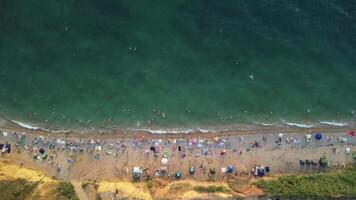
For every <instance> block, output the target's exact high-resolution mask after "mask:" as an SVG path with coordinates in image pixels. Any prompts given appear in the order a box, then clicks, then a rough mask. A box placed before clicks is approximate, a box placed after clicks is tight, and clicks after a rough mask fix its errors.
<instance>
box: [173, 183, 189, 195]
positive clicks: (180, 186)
mask: <svg viewBox="0 0 356 200" xmlns="http://www.w3.org/2000/svg"><path fill="white" fill-rule="evenodd" d="M191 188H192V185H191V184H190V183H174V184H172V185H171V186H170V187H169V192H170V193H174V192H186V191H188V190H190V189H191Z"/></svg>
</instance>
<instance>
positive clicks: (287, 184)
mask: <svg viewBox="0 0 356 200" xmlns="http://www.w3.org/2000/svg"><path fill="white" fill-rule="evenodd" d="M257 186H258V187H260V188H262V189H263V190H264V191H265V192H266V193H267V194H270V195H273V196H280V197H289V198H306V197H308V198H314V199H315V198H328V197H356V190H355V188H356V168H352V169H345V170H343V171H341V172H329V173H322V174H318V175H305V176H282V177H280V178H278V179H277V180H271V181H265V180H259V181H257Z"/></svg>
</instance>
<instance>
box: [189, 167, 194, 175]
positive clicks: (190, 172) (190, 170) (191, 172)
mask: <svg viewBox="0 0 356 200" xmlns="http://www.w3.org/2000/svg"><path fill="white" fill-rule="evenodd" d="M189 174H194V167H193V166H190V167H189Z"/></svg>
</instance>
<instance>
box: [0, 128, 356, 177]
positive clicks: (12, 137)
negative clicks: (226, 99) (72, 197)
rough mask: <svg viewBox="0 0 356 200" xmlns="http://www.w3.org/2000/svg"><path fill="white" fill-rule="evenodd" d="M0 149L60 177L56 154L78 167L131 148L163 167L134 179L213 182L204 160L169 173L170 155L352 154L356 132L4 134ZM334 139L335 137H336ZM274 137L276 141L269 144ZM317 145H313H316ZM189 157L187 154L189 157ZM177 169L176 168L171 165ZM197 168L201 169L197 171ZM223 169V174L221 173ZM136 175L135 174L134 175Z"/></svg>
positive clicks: (140, 171) (229, 170)
mask: <svg viewBox="0 0 356 200" xmlns="http://www.w3.org/2000/svg"><path fill="white" fill-rule="evenodd" d="M0 133H1V134H0V141H1V142H2V143H3V144H0V149H1V152H2V154H5V153H10V151H11V145H14V146H15V149H16V151H19V152H20V151H26V152H30V153H31V154H32V157H33V159H34V160H46V161H47V162H48V164H49V165H50V166H54V167H55V168H56V173H57V174H56V176H57V175H59V174H60V173H61V170H62V164H61V163H59V162H56V156H57V153H59V152H66V153H67V154H66V159H67V164H68V166H72V165H73V164H75V163H76V157H77V155H79V154H83V153H87V154H88V155H90V156H91V157H92V158H93V159H94V160H95V161H98V162H100V160H102V159H103V158H104V157H109V158H110V157H113V158H115V157H116V158H118V157H120V156H122V155H124V154H125V153H126V152H127V151H128V150H131V151H135V152H137V151H140V152H141V153H142V155H143V158H144V159H149V158H153V159H154V161H153V162H158V163H160V164H159V165H160V167H159V168H157V169H153V170H152V169H149V167H148V166H137V167H138V168H136V171H134V169H132V175H133V177H134V179H147V178H150V177H151V176H152V175H153V176H160V177H172V178H176V179H179V178H181V177H182V174H183V173H185V172H187V174H189V175H191V176H193V175H194V173H195V171H196V170H198V171H200V173H201V174H203V175H207V176H208V177H209V178H210V177H213V176H214V175H215V174H216V173H219V172H218V170H216V167H217V166H211V165H209V164H207V163H206V162H202V161H200V162H199V164H198V166H193V165H191V166H189V168H188V169H186V170H187V171H185V172H182V171H181V170H180V169H178V168H176V169H174V170H173V171H168V168H167V165H168V163H169V158H170V156H171V154H173V153H174V154H176V155H177V156H178V157H179V159H180V160H181V161H184V160H185V159H186V158H187V157H189V158H188V159H197V160H198V159H199V158H200V157H204V156H215V157H220V158H223V157H224V156H225V155H227V154H231V153H236V154H237V156H239V155H242V154H245V153H249V152H251V151H253V150H258V149H275V148H280V147H281V146H286V148H287V147H289V148H292V149H296V148H300V149H303V148H308V147H309V146H310V145H312V144H311V143H313V144H314V146H332V148H333V152H334V153H339V151H340V150H339V148H340V145H347V146H346V147H345V153H346V154H351V153H352V151H351V147H352V146H353V145H355V144H356V140H355V132H354V131H350V132H349V133H347V134H344V135H337V136H336V135H332V134H330V135H327V136H326V137H325V136H324V135H325V134H322V133H315V134H311V133H308V134H305V135H303V136H301V135H299V134H282V133H279V134H269V135H268V134H262V135H258V136H256V135H251V136H238V135H233V136H231V135H224V136H223V135H220V136H217V135H213V134H211V135H206V136H194V135H192V136H189V135H186V136H185V137H181V138H172V139H169V138H167V137H165V136H164V135H162V137H157V136H155V137H151V136H150V135H143V136H140V137H127V138H122V137H121V138H117V139H113V138H100V137H95V138H94V137H89V138H85V139H83V138H75V137H65V138H60V137H56V136H55V135H53V134H52V135H50V136H43V135H36V134H29V133H26V132H20V133H19V132H9V131H1V132H0ZM335 138H336V139H335ZM271 139H272V141H273V142H272V141H271ZM312 146H313V145H312ZM188 155H189V156H188ZM309 163H311V165H318V163H317V162H314V161H310V162H309V161H307V162H305V161H302V160H301V161H300V164H301V165H309ZM263 164H264V163H260V164H259V165H255V166H251V171H249V172H240V173H238V172H237V171H236V170H234V166H233V165H232V164H231V165H226V166H219V167H221V174H224V175H225V174H228V175H236V176H237V175H241V176H242V175H244V174H245V175H249V176H256V177H260V176H264V175H265V174H266V173H268V172H269V171H270V168H269V166H263ZM173 168H174V167H173ZM196 168H197V169H196ZM219 171H220V170H219ZM129 173H130V170H129V169H128V168H127V167H124V168H123V169H122V174H123V175H128V174H129ZM135 174H136V175H135Z"/></svg>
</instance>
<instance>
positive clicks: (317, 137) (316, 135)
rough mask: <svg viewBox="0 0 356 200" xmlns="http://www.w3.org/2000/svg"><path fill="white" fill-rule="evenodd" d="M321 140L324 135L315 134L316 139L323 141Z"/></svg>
mask: <svg viewBox="0 0 356 200" xmlns="http://www.w3.org/2000/svg"><path fill="white" fill-rule="evenodd" d="M321 138H323V135H322V134H321V133H317V134H315V139H317V140H321Z"/></svg>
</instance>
